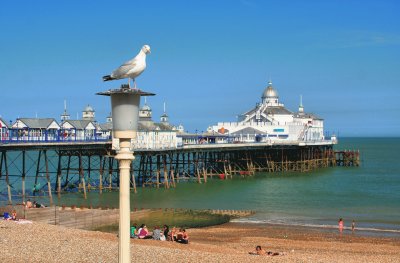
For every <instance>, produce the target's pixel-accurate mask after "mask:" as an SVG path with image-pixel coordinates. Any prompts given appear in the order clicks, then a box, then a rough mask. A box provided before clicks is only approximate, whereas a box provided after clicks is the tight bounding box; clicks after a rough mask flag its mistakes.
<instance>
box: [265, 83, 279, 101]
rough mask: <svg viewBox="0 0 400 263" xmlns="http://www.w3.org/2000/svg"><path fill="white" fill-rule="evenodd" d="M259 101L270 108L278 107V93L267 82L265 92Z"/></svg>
mask: <svg viewBox="0 0 400 263" xmlns="http://www.w3.org/2000/svg"><path fill="white" fill-rule="evenodd" d="M261 99H262V103H263V104H267V105H270V106H275V105H279V101H278V99H279V96H278V92H277V91H276V90H275V89H274V88H273V87H272V82H271V81H269V82H268V86H267V87H266V88H265V90H264V92H263V94H262V96H261Z"/></svg>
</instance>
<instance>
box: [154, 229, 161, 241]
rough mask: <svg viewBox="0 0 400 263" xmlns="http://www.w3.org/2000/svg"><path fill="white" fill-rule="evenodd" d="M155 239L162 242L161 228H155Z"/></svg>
mask: <svg viewBox="0 0 400 263" xmlns="http://www.w3.org/2000/svg"><path fill="white" fill-rule="evenodd" d="M153 239H154V240H161V230H160V228H159V227H158V226H155V227H154V230H153Z"/></svg>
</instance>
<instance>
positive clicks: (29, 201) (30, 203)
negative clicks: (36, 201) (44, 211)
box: [25, 199, 33, 208]
mask: <svg viewBox="0 0 400 263" xmlns="http://www.w3.org/2000/svg"><path fill="white" fill-rule="evenodd" d="M32 206H33V205H32V202H31V200H30V199H28V200H27V201H26V206H25V207H26V208H32Z"/></svg>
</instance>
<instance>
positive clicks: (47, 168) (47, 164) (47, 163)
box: [43, 150, 53, 206]
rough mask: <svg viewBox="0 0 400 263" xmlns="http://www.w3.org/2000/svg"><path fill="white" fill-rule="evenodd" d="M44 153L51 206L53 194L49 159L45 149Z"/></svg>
mask: <svg viewBox="0 0 400 263" xmlns="http://www.w3.org/2000/svg"><path fill="white" fill-rule="evenodd" d="M43 154H44V162H45V165H46V179H47V190H48V191H49V202H50V206H52V205H53V196H52V194H51V184H50V175H49V160H48V159H47V151H46V150H44V151H43Z"/></svg>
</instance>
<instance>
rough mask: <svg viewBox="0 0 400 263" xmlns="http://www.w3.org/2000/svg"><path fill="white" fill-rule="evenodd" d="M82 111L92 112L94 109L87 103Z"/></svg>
mask: <svg viewBox="0 0 400 263" xmlns="http://www.w3.org/2000/svg"><path fill="white" fill-rule="evenodd" d="M83 111H91V112H94V109H93V108H92V107H91V106H90V105H89V104H88V105H87V106H86V107H85V109H84V110H83Z"/></svg>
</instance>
